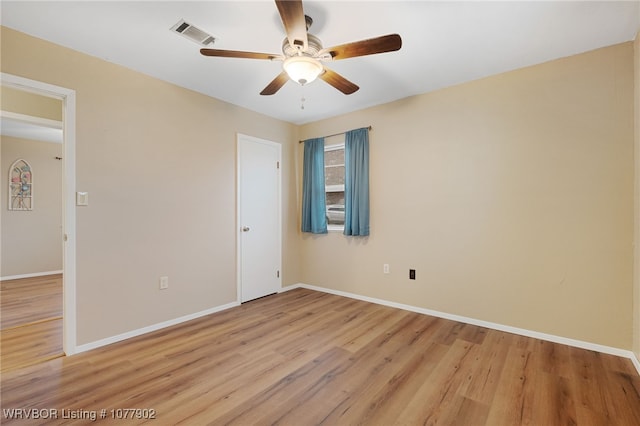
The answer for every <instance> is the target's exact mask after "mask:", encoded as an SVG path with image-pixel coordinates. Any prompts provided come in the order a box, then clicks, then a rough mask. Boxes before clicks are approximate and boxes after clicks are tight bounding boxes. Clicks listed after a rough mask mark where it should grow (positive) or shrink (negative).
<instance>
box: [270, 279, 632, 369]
mask: <svg viewBox="0 0 640 426" xmlns="http://www.w3.org/2000/svg"><path fill="white" fill-rule="evenodd" d="M296 288H306V289H308V290H315V291H320V292H323V293H329V294H335V295H337V296H343V297H349V298H351V299H357V300H362V301H364V302H370V303H375V304H377V305H384V306H389V307H391V308H398V309H402V310H405V311H411V312H416V313H419V314H425V315H431V316H434V317H439V318H444V319H448V320H452V321H458V322H462V323H465V324H471V325H476V326H479V327H485V328H490V329H493V330H498V331H504V332H506V333H512V334H518V335H520V336H525V337H532V338H534V339H540V340H546V341H548V342H553V343H559V344H562V345H568V346H573V347H576V348H581V349H587V350H591V351H596V352H601V353H604V354H609V355H615V356H619V357H623V358H629V359H630V360H631V362H632V363H633V365H634V367H635V368H636V370H637V371H638V374H640V361H639V360H638V358H637V357H636V355H635V354H634V353H633V352H632V351H628V350H624V349H620V348H614V347H611V346H605V345H599V344H597V343H591V342H585V341H582V340H575V339H569V338H567V337H561V336H555V335H553V334H547V333H540V332H538V331H532V330H527V329H524V328H518V327H511V326H508V325H503V324H498V323H494V322H489V321H482V320H478V319H475V318H468V317H464V316H461V315H454V314H448V313H446V312H440V311H434V310H432V309H425V308H419V307H416V306H411V305H405V304H403V303H396V302H390V301H387V300H383V299H376V298H373V297H368V296H361V295H358V294H354V293H347V292H344V291H339V290H333V289H330V288H324V287H317V286H314V285H309V284H304V283H298V284H294V285H291V286H288V287H283V288H282V289H281V290H280V292H281V293H282V292H285V291H289V290H293V289H296Z"/></svg>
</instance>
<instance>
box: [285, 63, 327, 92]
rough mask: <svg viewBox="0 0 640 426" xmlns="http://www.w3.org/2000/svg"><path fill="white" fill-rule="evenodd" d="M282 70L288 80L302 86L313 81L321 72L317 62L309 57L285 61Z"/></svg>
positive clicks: (320, 66) (319, 64)
mask: <svg viewBox="0 0 640 426" xmlns="http://www.w3.org/2000/svg"><path fill="white" fill-rule="evenodd" d="M282 68H283V69H284V70H285V71H286V73H287V75H288V76H289V78H290V79H291V80H293V81H295V82H296V83H299V84H300V85H302V86H304V85H305V84H308V83H311V82H312V81H313V80H315V79H316V78H317V77H318V76H319V75H320V74H321V73H322V71H323V68H322V64H321V63H320V61H319V60H317V59H315V58H311V57H309V56H293V57H291V58H287V59H285V61H284V63H283V64H282Z"/></svg>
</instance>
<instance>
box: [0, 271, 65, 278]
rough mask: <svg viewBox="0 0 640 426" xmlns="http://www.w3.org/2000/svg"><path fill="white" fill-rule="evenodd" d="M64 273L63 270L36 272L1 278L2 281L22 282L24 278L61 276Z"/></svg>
mask: <svg viewBox="0 0 640 426" xmlns="http://www.w3.org/2000/svg"><path fill="white" fill-rule="evenodd" d="M62 272H63V271H62V269H61V270H59V271H47V272H34V273H33V274H22V275H9V276H6V277H0V281H9V280H21V279H22V278H34V277H44V276H46V275H55V274H61V273H62Z"/></svg>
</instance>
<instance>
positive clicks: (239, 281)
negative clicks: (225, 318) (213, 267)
mask: <svg viewBox="0 0 640 426" xmlns="http://www.w3.org/2000/svg"><path fill="white" fill-rule="evenodd" d="M241 140H246V141H249V142H253V143H261V144H266V145H270V146H273V147H274V148H276V150H277V152H278V160H277V161H278V165H279V166H282V145H281V144H279V143H277V142H273V141H270V140H266V139H261V138H257V137H254V136H249V135H245V134H242V133H238V134H237V135H236V300H237V302H238V303H242V229H241V228H242V216H241V213H242V206H241V203H240V200H241V199H242V198H241V190H242V176H241V170H242V168H241V165H242V155H241V151H240V143H241ZM277 250H278V270H279V271H280V276H279V279H280V287H282V168H281V167H280V172H279V173H278V247H277Z"/></svg>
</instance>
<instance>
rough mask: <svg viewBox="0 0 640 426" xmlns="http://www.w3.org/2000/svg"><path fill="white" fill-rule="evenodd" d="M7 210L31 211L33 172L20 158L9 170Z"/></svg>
mask: <svg viewBox="0 0 640 426" xmlns="http://www.w3.org/2000/svg"><path fill="white" fill-rule="evenodd" d="M9 210H33V171H32V170H31V166H30V165H29V163H27V161H26V160H23V159H22V158H19V159H17V160H16V161H14V162H13V164H12V165H11V167H10V168H9Z"/></svg>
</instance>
